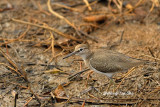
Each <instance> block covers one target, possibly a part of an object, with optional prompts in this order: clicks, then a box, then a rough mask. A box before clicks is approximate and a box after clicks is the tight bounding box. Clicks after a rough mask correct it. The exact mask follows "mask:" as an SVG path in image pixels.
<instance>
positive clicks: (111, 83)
mask: <svg viewBox="0 0 160 107" xmlns="http://www.w3.org/2000/svg"><path fill="white" fill-rule="evenodd" d="M109 79H110V80H109V86H108V88H107V91H108V90H109V89H110V87H111V86H112V85H113V92H115V82H114V81H113V79H112V78H109Z"/></svg>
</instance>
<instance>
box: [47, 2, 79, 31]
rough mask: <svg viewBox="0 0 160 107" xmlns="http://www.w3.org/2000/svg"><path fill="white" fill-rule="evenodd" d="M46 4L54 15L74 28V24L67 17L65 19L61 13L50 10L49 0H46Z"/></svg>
mask: <svg viewBox="0 0 160 107" xmlns="http://www.w3.org/2000/svg"><path fill="white" fill-rule="evenodd" d="M47 6H48V10H49V11H50V12H51V13H52V14H53V15H55V16H57V17H58V18H60V19H62V20H64V21H65V22H66V23H67V24H69V25H70V26H72V27H73V28H74V29H76V27H75V25H74V24H73V23H71V22H70V21H69V20H68V19H66V18H65V17H63V16H62V15H60V14H58V13H57V12H55V11H53V10H52V7H51V0H48V2H47Z"/></svg>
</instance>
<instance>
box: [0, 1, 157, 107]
mask: <svg viewBox="0 0 160 107" xmlns="http://www.w3.org/2000/svg"><path fill="white" fill-rule="evenodd" d="M155 1H156V0H155ZM54 3H57V4H61V5H65V6H69V7H71V8H72V9H66V8H63V7H62V6H59V5H56V4H54ZM136 3H138V0H135V1H132V2H131V1H130V2H127V1H124V2H123V4H125V5H124V7H123V8H122V10H123V11H120V9H118V8H117V7H116V4H115V2H113V1H112V3H111V5H110V6H111V7H112V8H109V6H108V2H107V1H104V2H91V7H92V11H89V10H88V8H87V7H86V5H85V4H84V3H83V1H74V0H68V1H65V0H60V1H58V0H54V1H52V0H51V7H52V9H53V10H54V11H55V12H57V13H59V14H60V15H62V16H64V17H65V18H66V19H68V20H69V21H70V22H72V23H74V24H75V25H76V28H77V30H80V31H83V32H85V33H86V34H87V35H85V36H84V34H83V33H80V35H78V34H77V32H76V31H75V29H73V27H71V26H70V25H68V24H67V23H66V22H65V20H64V19H60V18H58V17H57V16H55V15H53V14H52V13H51V12H50V11H49V10H48V6H47V1H42V0H37V1H35V0H25V1H24V0H12V1H11V0H4V1H0V46H1V47H0V49H1V53H0V107H13V105H14V102H15V99H16V98H15V96H16V95H18V98H17V99H16V102H17V104H16V105H17V107H22V106H29V107H36V106H37V107H39V106H40V103H41V106H42V105H43V106H46V107H52V106H56V107H65V106H68V107H83V106H85V107H95V106H98V107H106V106H113V107H114V106H132V107H135V106H141V107H145V106H148V107H151V106H152V107H158V106H160V66H159V62H160V24H159V23H160V9H159V7H158V6H159V5H157V2H156V5H155V7H154V8H153V10H152V11H151V13H150V14H149V10H150V9H151V6H152V2H151V1H149V0H146V1H144V2H142V3H140V4H139V5H138V6H137V7H136V8H135V9H134V10H132V11H131V12H130V13H126V14H125V12H127V11H128V8H127V4H129V5H130V6H135V5H136ZM156 6H157V7H156ZM111 10H112V11H111ZM120 13H121V14H120ZM122 13H123V14H122ZM95 15H103V17H104V16H105V18H102V20H100V21H98V22H96V21H89V22H87V21H85V20H83V19H84V18H86V17H87V16H94V18H95ZM90 20H91V19H90ZM94 20H95V19H94ZM22 21H23V22H22ZM36 25H39V26H38V27H37V26H36ZM46 27H51V28H55V29H56V30H58V31H59V32H62V33H63V34H65V35H71V36H73V37H74V38H77V39H78V40H73V39H72V38H69V37H68V36H67V37H63V36H62V35H60V34H59V33H56V32H55V31H54V30H53V29H49V28H46ZM91 38H92V39H91ZM95 40H96V41H97V43H96V42H95ZM80 43H88V44H89V45H90V47H91V49H93V50H95V49H97V48H107V49H110V50H114V51H118V52H120V53H123V54H126V55H128V56H130V57H134V58H140V59H144V60H149V61H151V62H156V63H157V64H149V65H141V66H139V67H136V68H135V69H134V71H133V72H131V73H130V74H129V75H128V76H126V77H125V78H124V79H123V77H124V76H125V74H126V73H117V74H115V75H114V80H115V87H116V88H117V90H116V91H115V92H114V91H113V88H114V86H113V85H112V86H110V87H109V79H108V78H107V77H106V76H105V75H102V74H97V73H95V72H94V73H93V74H91V75H90V76H89V78H88V74H89V72H90V71H89V72H85V73H83V74H81V75H80V76H79V77H77V78H76V79H75V80H72V81H70V80H69V79H68V77H69V76H71V75H73V74H75V73H78V72H79V71H81V70H83V69H85V68H86V67H85V65H84V63H83V61H74V60H79V59H80V58H79V57H77V56H72V57H70V58H68V59H65V60H63V59H62V58H63V57H64V56H65V55H66V54H67V53H70V52H72V51H73V49H74V47H75V46H76V45H77V44H80ZM53 44H54V46H53ZM2 51H3V52H4V54H3V52H2ZM5 56H7V57H5ZM73 61H74V62H73ZM11 67H12V68H13V69H11ZM16 69H18V71H17V70H16ZM16 71H17V72H20V74H17V72H16ZM25 79H27V81H28V82H27V81H25ZM67 99H68V100H67Z"/></svg>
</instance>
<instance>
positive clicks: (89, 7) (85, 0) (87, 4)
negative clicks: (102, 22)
mask: <svg viewBox="0 0 160 107" xmlns="http://www.w3.org/2000/svg"><path fill="white" fill-rule="evenodd" d="M83 1H84V2H85V4H86V6H87V7H88V9H89V10H90V11H91V10H92V8H91V6H90V5H89V3H88V1H87V0H83Z"/></svg>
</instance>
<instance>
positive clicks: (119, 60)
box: [66, 44, 145, 78]
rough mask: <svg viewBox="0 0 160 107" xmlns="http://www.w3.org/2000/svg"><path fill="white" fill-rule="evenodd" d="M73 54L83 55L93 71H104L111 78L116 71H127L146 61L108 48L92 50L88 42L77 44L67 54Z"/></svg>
mask: <svg viewBox="0 0 160 107" xmlns="http://www.w3.org/2000/svg"><path fill="white" fill-rule="evenodd" d="M73 54H76V55H78V56H81V57H82V59H83V60H84V62H85V64H86V66H88V67H89V68H91V69H92V70H93V71H95V72H98V73H103V74H105V75H107V76H108V77H110V78H111V77H112V75H113V74H115V73H116V72H121V71H126V70H127V69H129V68H132V67H134V66H138V65H140V64H143V63H145V61H144V60H139V59H135V58H131V57H128V56H126V55H124V54H121V53H119V52H115V51H111V50H107V49H97V50H95V51H94V52H92V51H91V50H90V49H89V47H88V45H86V44H80V45H77V46H76V47H75V50H74V52H73V53H71V54H69V55H68V56H66V58H67V57H69V56H71V55H73Z"/></svg>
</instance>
